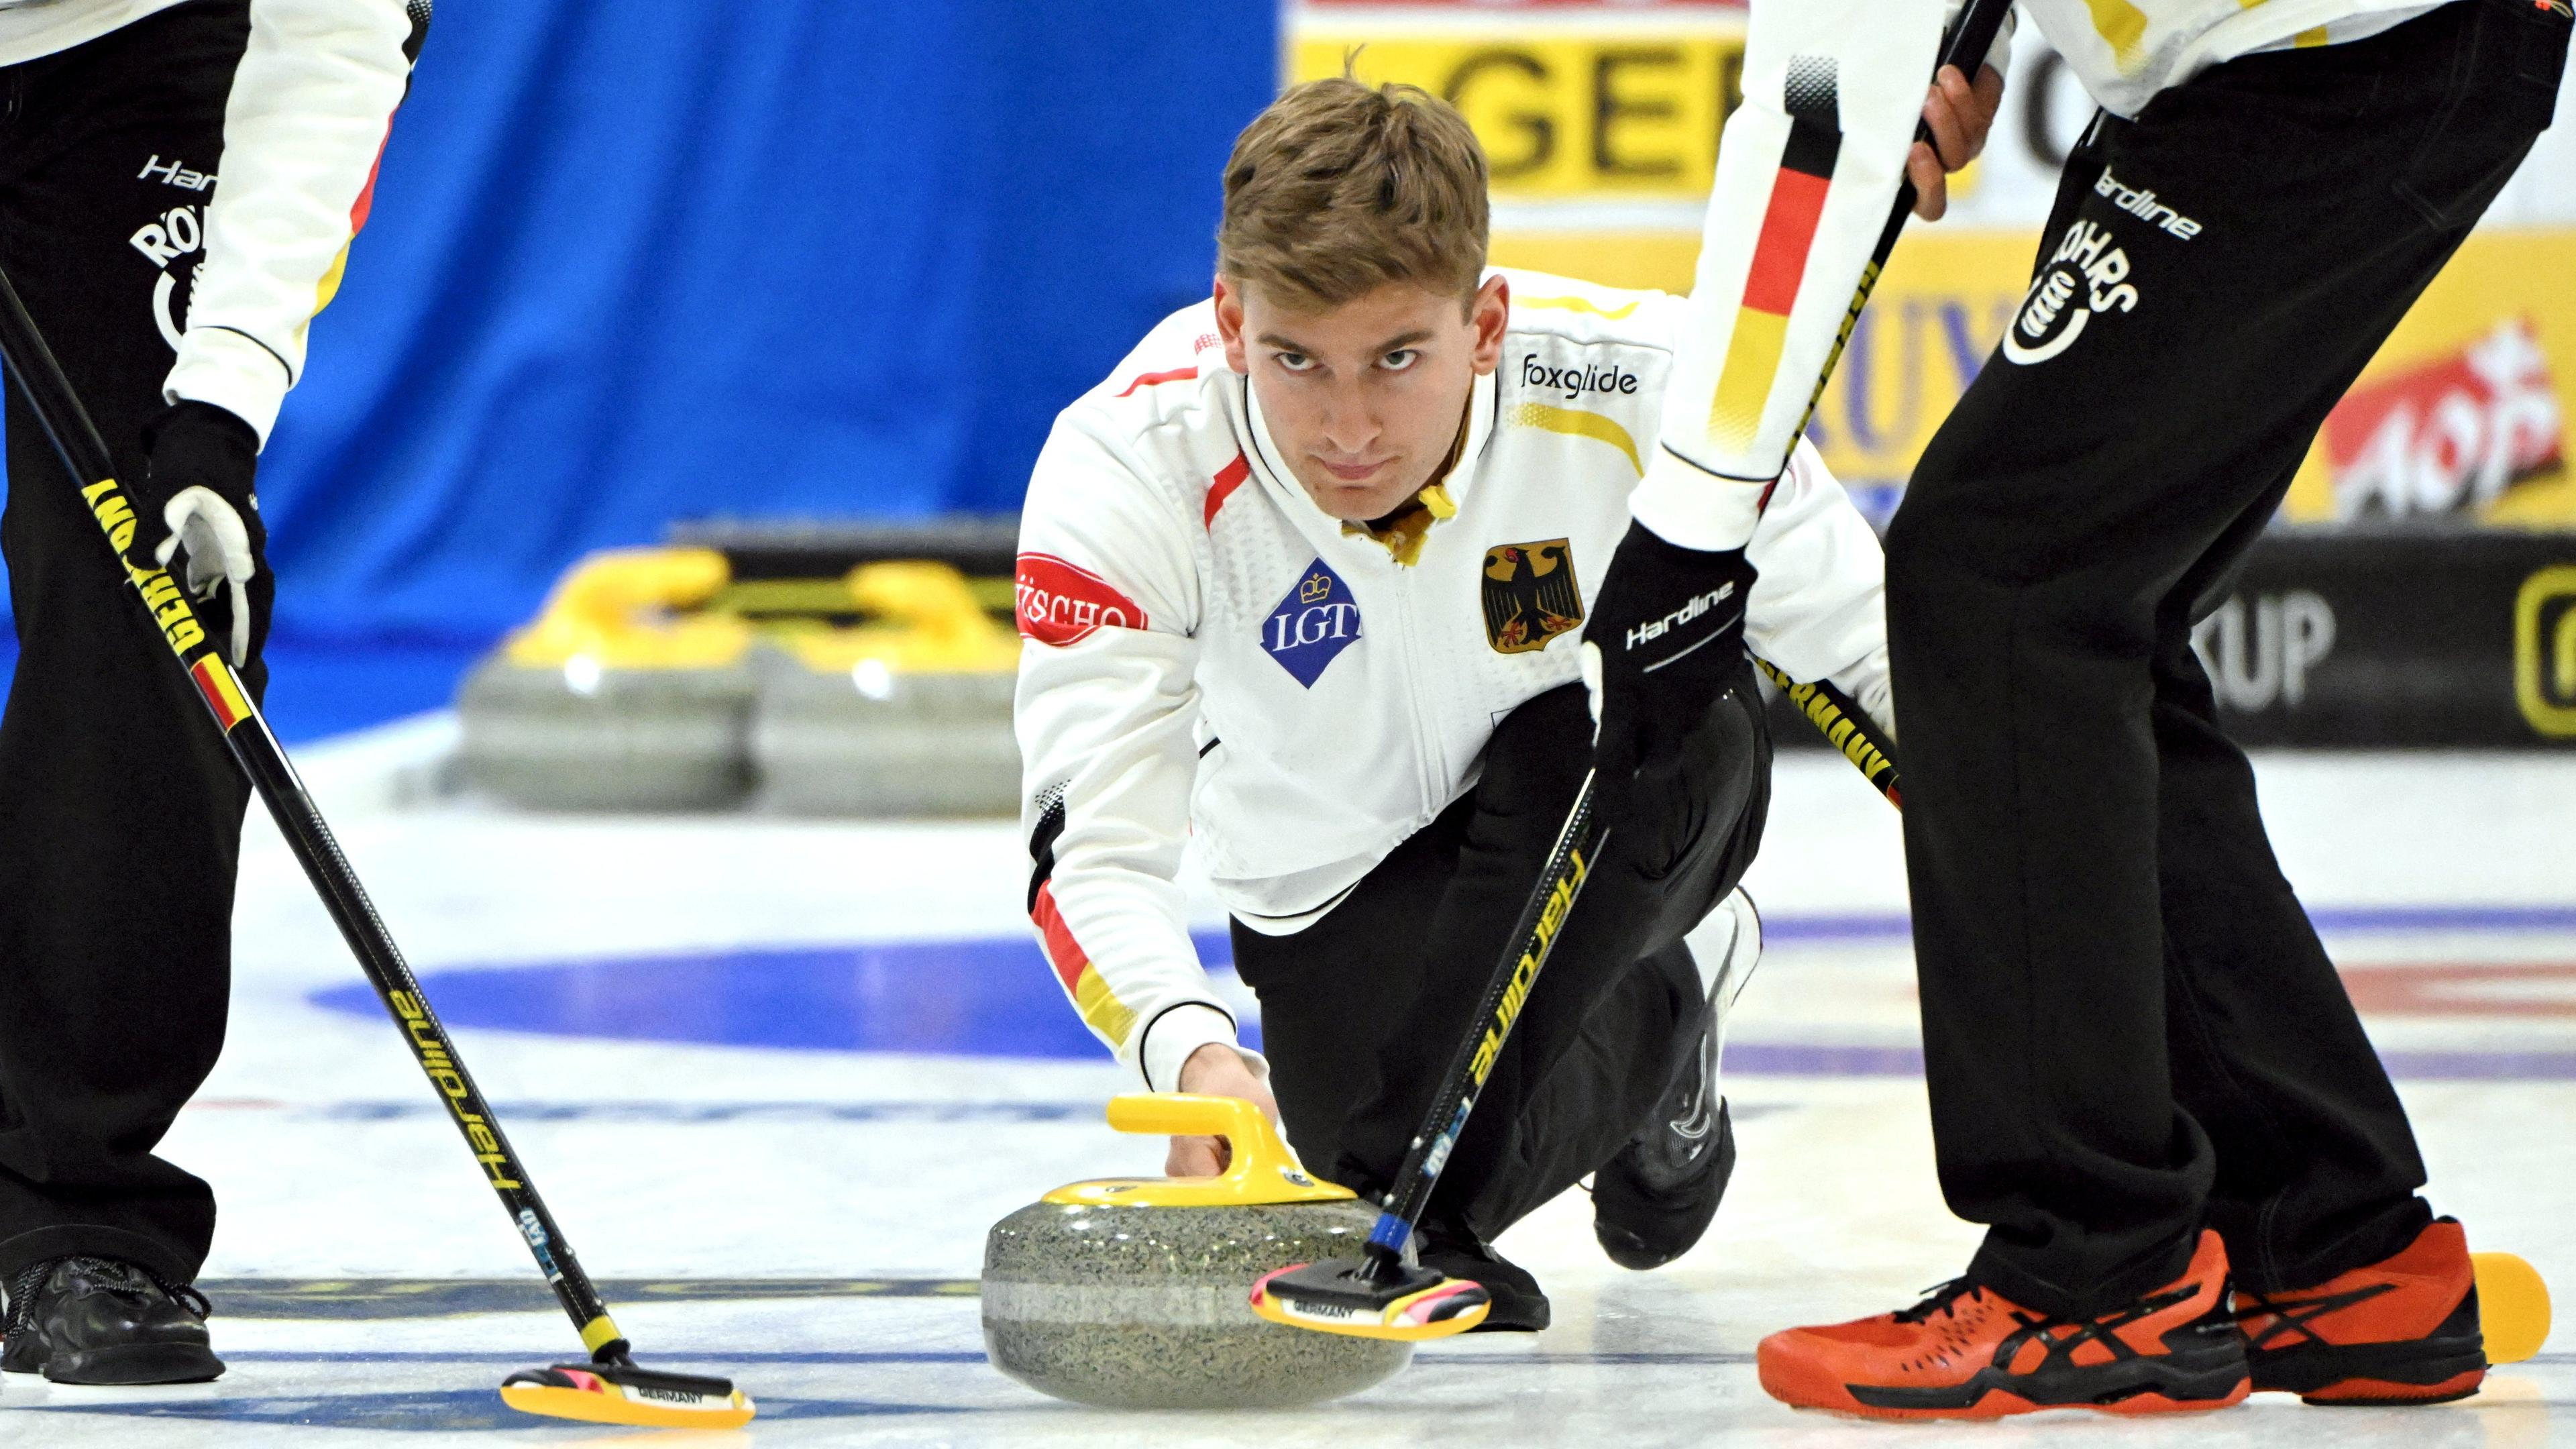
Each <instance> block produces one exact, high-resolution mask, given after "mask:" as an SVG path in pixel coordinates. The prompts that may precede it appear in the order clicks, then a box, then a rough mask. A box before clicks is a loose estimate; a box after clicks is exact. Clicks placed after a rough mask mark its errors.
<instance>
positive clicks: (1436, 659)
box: [1017, 272, 1888, 1091]
mask: <svg viewBox="0 0 2576 1449" xmlns="http://www.w3.org/2000/svg"><path fill="white" fill-rule="evenodd" d="M1503 275H1504V276H1505V277H1506V278H1508V279H1509V282H1510V287H1511V319H1510V325H1509V329H1508V331H1507V333H1506V335H1505V340H1504V344H1503V354H1502V360H1501V365H1500V366H1499V368H1498V369H1497V370H1496V372H1495V374H1494V375H1493V376H1491V377H1486V378H1481V379H1479V380H1478V381H1477V383H1476V387H1475V392H1474V396H1473V399H1472V404H1471V408H1470V413H1469V421H1468V429H1467V436H1466V439H1465V444H1464V449H1463V451H1462V453H1461V455H1460V460H1459V462H1458V464H1457V466H1456V468H1455V469H1454V470H1453V471H1452V473H1451V474H1450V476H1449V478H1448V480H1447V482H1446V484H1445V491H1446V493H1447V494H1448V496H1449V498H1450V499H1452V500H1454V503H1455V505H1456V513H1455V516H1453V517H1450V518H1447V519H1445V520H1442V521H1440V522H1437V523H1434V524H1433V525H1432V526H1431V528H1430V531H1429V533H1428V535H1427V536H1425V537H1424V538H1423V539H1422V540H1421V544H1420V550H1419V555H1418V557H1417V558H1416V560H1415V561H1414V562H1412V563H1411V564H1405V563H1401V562H1399V561H1398V560H1397V558H1396V557H1395V555H1394V553H1393V551H1392V550H1391V549H1390V548H1389V547H1388V545H1387V544H1385V543H1383V542H1381V541H1379V540H1378V539H1376V538H1373V537H1371V536H1369V535H1368V534H1366V533H1365V532H1354V531H1351V530H1348V529H1346V528H1345V527H1344V525H1342V524H1341V523H1339V522H1337V521H1336V520H1334V519H1333V518H1331V517H1330V516H1328V515H1326V514H1325V513H1324V512H1323V511H1322V510H1321V509H1319V508H1317V507H1316V506H1315V504H1314V503H1313V501H1312V500H1310V499H1309V498H1308V497H1307V495H1306V493H1305V491H1304V490H1303V489H1302V488H1300V487H1299V485H1298V483H1297V481H1296V479H1295V477H1294V476H1293V475H1292V474H1290V473H1289V471H1288V470H1287V467H1286V465H1285V464H1284V462H1282V461H1281V455H1280V453H1279V451H1278V449H1277V447H1276V445H1275V444H1273V443H1272V441H1271V440H1270V438H1269V436H1268V433H1267V431H1266V429H1265V428H1264V426H1263V424H1262V421H1261V418H1260V415H1259V412H1258V410H1257V408H1256V407H1255V406H1254V404H1253V401H1252V395H1251V389H1250V386H1249V384H1248V382H1247V380H1246V379H1245V378H1244V377H1243V376H1241V375H1240V374H1237V373H1235V372H1232V371H1230V370H1228V368H1227V367H1226V365H1225V360H1224V354H1223V352H1222V351H1221V350H1220V348H1219V344H1218V342H1217V338H1216V322H1215V312H1214V308H1213V306H1212V304H1209V303H1201V304H1199V305H1197V306H1194V307H1190V308H1187V309H1185V310H1183V311H1181V312H1178V313H1176V314H1174V315H1173V316H1172V317H1170V318H1169V319H1167V320H1165V321H1164V322H1163V323H1162V325H1160V326H1158V327H1156V328H1155V329H1154V330H1153V332H1152V333H1151V334H1149V335H1148V336H1147V337H1146V338H1145V340H1144V342H1143V343H1142V344H1140V345H1139V346H1138V347H1137V349H1136V350H1135V351H1134V352H1133V353H1132V354H1130V355H1129V356H1128V358H1127V360H1126V361H1125V362H1123V363H1121V364H1120V365H1119V368H1118V370H1117V371H1116V372H1115V373H1114V374H1112V375H1111V376H1110V378H1109V379H1108V380H1107V381H1105V382H1103V383H1101V384H1100V385H1099V386H1098V387H1096V388H1094V389H1092V391H1091V392H1090V393H1088V394H1086V395H1085V396H1084V397H1083V398H1082V399H1081V400H1080V401H1078V402H1076V403H1074V405H1073V406H1071V407H1069V408H1067V409H1065V411H1064V413H1063V414H1062V415H1061V416H1060V417H1058V418H1057V420H1056V425H1055V430H1054V433H1053V435H1052V436H1051V437H1050V438H1049V439H1048V441H1047V444H1046V448H1045V451H1044V452H1043V453H1042V454H1041V455H1040V456H1039V459H1038V464H1037V469H1036V473H1035V476H1034V477H1033V478H1032V479H1031V480H1030V484H1029V493H1028V503H1027V508H1026V512H1025V514H1024V515H1023V521H1022V523H1021V531H1020V549H1021V553H1020V566H1019V581H1018V582H1019V613H1020V627H1021V632H1022V633H1023V634H1024V635H1025V636H1027V642H1026V643H1025V644H1024V645H1023V648H1022V653H1021V663H1020V680H1019V699H1018V711H1017V714H1018V733H1019V742H1020V750H1021V755H1022V759H1023V761H1024V782H1025V785H1026V793H1025V796H1024V798H1025V800H1026V802H1027V803H1026V806H1025V813H1024V824H1025V826H1026V827H1027V830H1028V832H1029V838H1030V845H1031V854H1032V856H1033V858H1034V862H1035V866H1036V873H1035V876H1034V878H1033V879H1032V881H1031V884H1030V892H1029V908H1030V913H1031V915H1032V917H1033V918H1034V919H1035V921H1036V923H1037V926H1038V928H1039V933H1040V936H1041V939H1042V941H1043V943H1044V945H1045V948H1046V951H1047V954H1048V957H1049V959H1050V961H1051V962H1052V964H1053V965H1054V967H1055V969H1056V972H1057V975H1058V976H1059V978H1060V979H1061V980H1062V981H1063V982H1064V985H1065V988H1066V990H1067V991H1068V992H1069V993H1071V995H1072V997H1073V1000H1074V1003H1075V1005H1076V1006H1077V1008H1079V1010H1080V1011H1081V1013H1082V1016H1083V1019H1084V1020H1085V1021H1087V1022H1089V1023H1090V1025H1091V1027H1092V1029H1093V1030H1094V1031H1096V1032H1097V1033H1099V1035H1100V1036H1101V1038H1102V1039H1103V1040H1104V1041H1106V1042H1108V1043H1109V1045H1110V1046H1111V1047H1113V1048H1114V1049H1116V1051H1117V1052H1118V1055H1119V1058H1120V1060H1121V1061H1122V1062H1124V1063H1126V1064H1127V1065H1128V1066H1129V1067H1130V1068H1131V1069H1133V1070H1136V1071H1138V1072H1139V1073H1140V1074H1141V1075H1142V1077H1143V1079H1144V1081H1145V1084H1146V1086H1147V1087H1148V1088H1149V1089H1159V1090H1167V1091H1168V1090H1170V1089H1172V1088H1173V1086H1174V1085H1175V1083H1176V1078H1177V1074H1178V1071H1179V1065H1180V1062H1181V1061H1182V1060H1183V1059H1184V1058H1186V1057H1187V1056H1188V1055H1189V1053H1190V1052H1191V1051H1193V1050H1195V1049H1196V1048H1197V1047H1199V1046H1200V1045H1203V1044H1205V1043H1207V1042H1210V1041H1226V1042H1231V1041H1233V1040H1234V1039H1235V1037H1234V1023H1233V1020H1232V1018H1231V1017H1230V1016H1228V1015H1227V1014H1226V1013H1225V1011H1224V1009H1223V1008H1222V1007H1221V1006H1220V1005H1218V1003H1217V1000H1216V998H1215V997H1214V996H1213V995H1212V994H1211V993H1210V991H1209V989H1208V983H1207V978H1206V974H1205V972H1204V971H1202V970H1201V968H1200V964H1199V961H1198V959H1197V956H1196V954H1195V953H1194V952H1193V951H1192V949H1191V946H1190V940H1189V935H1188V932H1187V931H1186V929H1185V928H1184V925H1183V919H1182V903H1181V893H1180V891H1179V889H1178V888H1177V887H1176V886H1175V885H1174V884H1173V876H1174V874H1175V872H1176V871H1177V870H1178V869H1179V867H1180V862H1181V850H1182V845H1183V842H1184V840H1185V839H1186V838H1187V837H1188V836H1189V835H1190V834H1191V833H1192V832H1193V831H1194V832H1195V833H1196V837H1197V841H1198V844H1199V847H1200V849H1201V850H1202V851H1203V852H1204V854H1205V858H1206V860H1207V862H1208V864H1209V867H1210V870H1211V872H1212V874H1213V875H1214V877H1215V880H1216V886H1217V890H1218V892H1219V894H1220V895H1221V896H1222V897H1223V899H1224V902H1225V904H1226V906H1227V907H1228V908H1229V909H1230V910H1232V911H1233V912H1234V913H1235V914H1236V915H1237V916H1238V917H1239V918H1241V919H1243V920H1244V921H1245V922H1246V923H1247V924H1249V925H1251V926H1253V927H1254V928H1255V929H1263V928H1267V929H1271V930H1274V931H1280V930H1288V929H1293V928H1295V927H1296V926H1297V925H1299V924H1302V923H1303V922H1305V921H1307V920H1311V919H1312V918H1313V917H1314V916H1315V915H1317V914H1319V913H1320V910H1321V909H1322V908H1328V907H1329V906H1330V905H1332V904H1333V903H1334V902H1336V901H1337V900H1338V899H1339V898H1340V897H1341V896H1342V895H1343V894H1344V893H1345V892H1347V891H1348V890H1349V889H1350V887H1351V886H1352V885H1354V884H1355V883H1356V882H1357V881H1358V880H1359V879H1360V877H1361V876H1363V875H1364V874H1366V873H1367V872H1368V870H1369V869H1370V868H1371V867H1373V866H1375V865H1376V864H1377V863H1378V862H1379V861H1380V860H1382V859H1384V858H1385V856H1386V854H1387V852H1388V851H1390V850H1392V849H1393V848H1394V847H1395V846H1396V845H1397V844H1398V843H1399V842H1401V841H1403V840H1404V839H1405V838H1406V837H1407V836H1409V835H1411V834H1412V833H1414V832H1415V831H1417V830H1419V829H1421V828H1422V827H1423V826H1424V825H1426V824H1428V823H1429V822H1430V821H1431V819H1432V818H1433V817H1434V816H1436V815H1438V814H1439V813H1440V811H1441V810H1442V809H1444V808H1445V807H1447V806H1448V805H1449V804H1451V803H1452V802H1454V801H1455V800H1457V799H1458V798H1459V796H1461V795H1462V794H1464V793H1465V792H1466V790H1467V789H1468V788H1469V787H1470V786H1471V785H1473V784H1474V782H1475V780H1476V778H1477V772H1478V765H1479V757H1480V753H1481V752H1482V750H1483V749H1484V746H1485V742H1486V739H1487V738H1488V736H1490V735H1491V733H1492V731H1493V727H1494V724H1495V722H1496V721H1498V720H1500V719H1501V718H1502V717H1503V716H1504V715H1505V714H1506V713H1507V712H1509V711H1510V710H1511V709H1513V708H1514V707H1516V706H1518V705H1519V704H1521V703H1522V702H1523V701H1525V700H1528V699H1530V698H1531V697H1532V696H1534V695H1537V694H1539V693H1541V692H1543V691H1545V690H1548V689H1552V688H1554V687H1556V686H1558V685H1561V684H1566V683H1569V682H1572V681H1573V680H1575V679H1576V678H1577V677H1578V668H1577V646H1578V644H1579V643H1580V642H1581V638H1580V635H1581V631H1580V629H1579V628H1576V627H1575V624H1576V622H1577V620H1578V619H1579V617H1580V616H1581V614H1582V613H1583V612H1584V610H1585V609H1587V608H1588V607H1589V605H1590V601H1591V599H1592V596H1593V592H1594V590H1595V589H1596V588H1597V587H1598V586H1599V583H1600V580H1601V576H1602V574H1603V572H1604V571H1605V570H1606V569H1607V567H1608V565H1609V562H1610V554H1611V550H1612V549H1613V548H1614V547H1615V546H1616V544H1617V543H1618V541H1619V538H1620V535H1621V534H1622V533H1623V532H1624V531H1625V530H1626V527H1627V523H1628V493H1629V491H1630V489H1631V488H1632V487H1633V486H1634V485H1635V483H1636V481H1637V478H1638V474H1639V472H1640V469H1641V462H1642V460H1641V453H1642V450H1644V449H1645V448H1647V447H1649V446H1651V442H1652V439H1653V437H1654V428H1655V423H1656V419H1657V418H1658V417H1659V416H1660V413H1661V403H1662V397H1663V391H1664V385H1665V380H1666V377H1667V375H1668V373H1669V370H1670V363H1671V349H1672V346H1673V340H1674V337H1673V334H1674V329H1675V328H1676V327H1677V326H1678V325H1680V322H1681V319H1682V314H1683V307H1682V304H1681V302H1680V301H1679V300H1678V299H1676V298H1673V297H1670V296H1667V295H1665V294H1663V293H1659V292H1623V291H1613V290H1610V289H1607V288H1600V287H1592V286H1587V285H1584V284H1582V283H1578V282H1571V281H1566V280H1564V279H1561V278H1557V277H1550V276H1544V275H1541V274H1538V273H1531V272H1505V273H1504V274H1503ZM1503 550H1517V552H1516V553H1513V554H1508V555H1506V554H1504V553H1503V552H1501V551H1503ZM1752 557H1753V562H1754V564H1755V565H1756V567H1757V568H1759V569H1760V571H1761V580H1760V582H1759V583H1757V584H1756V585H1755V586H1754V589H1753V593H1752V597H1751V598H1750V600H1749V601H1748V608H1749V620H1748V624H1747V628H1746V637H1747V639H1748V640H1749V641H1750V643H1751V645H1752V647H1753V648H1754V649H1755V651H1756V652H1758V653H1760V654H1761V655H1762V656H1763V657H1764V658H1766V659H1768V660H1770V661H1771V662H1772V663H1774V664H1776V665H1777V666H1779V667H1780V668H1781V669H1783V670H1784V671H1786V672H1787V673H1789V674H1790V675H1792V676H1794V677H1796V678H1798V679H1802V680H1817V679H1831V680H1833V681H1834V682H1835V683H1836V684H1838V685H1839V686H1841V687H1842V688H1843V689H1844V690H1845V691H1847V692H1848V693H1849V694H1850V695H1851V696H1852V697H1853V698H1854V699H1856V700H1858V701H1860V703H1861V704H1862V706H1863V707H1864V708H1866V709H1868V710H1869V711H1870V712H1871V713H1872V714H1873V715H1874V716H1876V717H1877V718H1879V719H1880V720H1881V721H1882V722H1884V721H1886V720H1887V719H1888V709H1887V664H1886V646H1885V631H1884V626H1883V623H1882V619H1881V613H1880V558H1879V549H1878V540H1877V538H1876V537H1875V536H1874V535H1872V534H1871V532H1870V530H1869V527H1868V525H1867V524H1866V523H1864V522H1863V521H1862V520H1861V517H1860V515H1859V514H1858V513H1857V512H1856V511H1855V510H1854V509H1853V508H1852V506H1851V503H1850V500H1849V499H1848V497H1847V496H1846V495H1845V494H1844V492H1843V490H1842V487H1841V485H1839V484H1838V483H1836V482H1835V481H1834V480H1833V479H1832V478H1831V477H1830V476H1828V475H1827V474H1826V472H1825V470H1824V465H1823V464H1822V463H1821V462H1820V461H1818V459H1817V458H1816V456H1815V454H1814V452H1813V451H1812V450H1808V449H1801V450H1800V452H1799V455H1798V460H1797V464H1796V466H1794V467H1793V468H1792V469H1791V470H1790V471H1789V473H1788V475H1787V476H1786V477H1785V478H1784V479H1783V480H1782V481H1781V484H1780V487H1779V489H1778V490H1777V492H1776V494H1775V495H1774V497H1773V498H1772V500H1771V502H1770V505H1769V507H1768V509H1767V511H1766V512H1765V513H1764V515H1763V518H1762V521H1761V525H1760V528H1759V531H1758V532H1757V533H1756V535H1755V537H1754V540H1753V545H1752ZM1569 561H1570V562H1569ZM1564 572H1571V574H1572V575H1573V577H1574V579H1575V580H1576V581H1577V590H1576V592H1575V593H1574V594H1573V596H1572V597H1571V598H1569V596H1568V594H1567V593H1566V592H1564V591H1563V590H1562V589H1561V587H1560V586H1559V585H1557V583H1556V582H1555V581H1556V579H1557V578H1558V576H1559V575H1561V574H1562V573H1564ZM1542 575H1544V577H1543V578H1542ZM1504 576H1507V577H1504ZM1507 650H1508V651H1509V652H1507ZM1430 904H1431V903H1429V902H1425V903H1424V909H1425V910H1426V911H1427V910H1429V909H1430Z"/></svg>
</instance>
